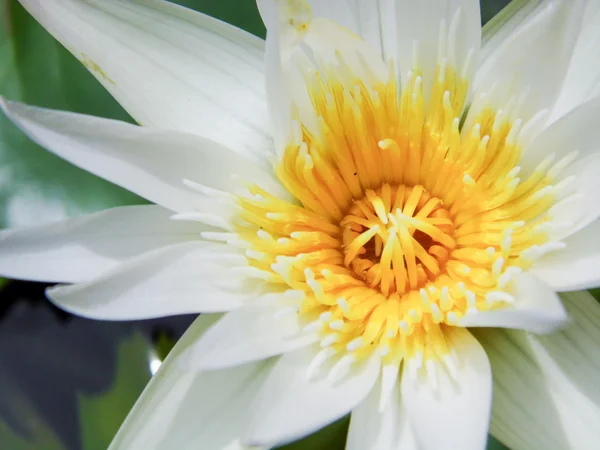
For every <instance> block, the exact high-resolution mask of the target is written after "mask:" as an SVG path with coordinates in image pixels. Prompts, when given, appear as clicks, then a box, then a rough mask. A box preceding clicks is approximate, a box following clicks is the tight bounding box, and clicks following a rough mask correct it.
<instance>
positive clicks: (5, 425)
mask: <svg viewBox="0 0 600 450" xmlns="http://www.w3.org/2000/svg"><path fill="white" fill-rule="evenodd" d="M0 383H2V387H3V390H2V392H3V396H2V405H0V406H2V408H1V409H8V410H10V414H6V415H5V414H3V415H2V417H8V416H12V418H13V422H14V423H13V424H12V426H11V424H10V423H9V422H6V421H4V420H2V419H0V448H3V449H10V450H65V446H64V444H63V443H62V442H61V441H60V439H58V437H57V436H56V434H55V433H54V432H53V431H52V428H51V427H50V426H49V425H48V423H47V422H46V421H45V420H44V417H43V414H42V413H41V412H40V411H38V410H37V409H36V407H35V406H34V403H33V402H32V401H31V398H30V393H29V392H26V391H24V390H23V389H22V388H21V386H19V384H17V383H15V382H14V379H13V377H11V376H10V374H6V373H5V372H3V371H2V370H0Z"/></svg>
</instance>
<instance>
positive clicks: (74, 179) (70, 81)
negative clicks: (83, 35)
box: [0, 0, 141, 226]
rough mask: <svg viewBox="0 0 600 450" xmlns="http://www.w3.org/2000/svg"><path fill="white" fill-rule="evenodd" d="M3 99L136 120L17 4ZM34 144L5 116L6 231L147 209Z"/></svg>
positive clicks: (2, 0)
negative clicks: (112, 210)
mask: <svg viewBox="0 0 600 450" xmlns="http://www.w3.org/2000/svg"><path fill="white" fill-rule="evenodd" d="M0 5H1V6H0V64H1V65H0V95H2V96H4V97H6V98H8V99H10V100H18V101H23V102H26V103H30V104H33V105H38V106H44V107H49V108H56V109H63V110H70V111H75V112H81V113H87V114H94V115H99V116H103V117H110V118H115V119H122V120H129V121H130V120H131V119H130V118H129V116H128V115H127V114H126V113H125V111H124V110H123V109H122V108H121V107H120V106H119V105H118V103H117V102H116V101H115V100H113V99H112V97H111V96H110V95H109V94H108V93H107V92H106V91H105V90H104V88H102V86H101V85H100V84H99V83H98V82H97V81H96V80H95V79H94V78H93V77H92V75H90V74H89V73H88V72H87V70H86V69H85V68H84V67H83V66H82V65H81V64H79V62H78V61H76V60H75V58H73V57H72V56H71V55H70V54H69V53H68V52H67V51H66V50H65V49H64V48H63V47H62V46H61V45H60V44H59V43H58V42H57V41H55V40H54V39H53V38H52V37H51V36H50V35H49V34H48V33H47V32H46V31H45V30H44V29H43V28H42V27H41V26H40V25H39V24H38V23H37V22H35V21H34V20H33V19H32V18H31V16H29V14H27V12H26V11H25V10H24V9H23V7H22V6H21V5H20V4H19V3H18V2H17V0H0ZM140 202H141V199H140V198H139V197H137V196H135V195H133V194H131V193H129V192H127V191H125V190H124V189H121V188H119V187H117V186H114V185H111V184H110V183H108V182H106V181H103V180H101V179H100V178H97V177H96V176H94V175H91V174H88V173H87V172H84V171H83V170H80V169H78V168H76V167H74V166H72V165H71V164H69V163H67V162H65V161H63V160H61V159H60V158H58V157H56V156H54V155H52V154H50V153H49V152H46V151H45V150H43V149H42V148H40V147H39V146H38V145H36V144H34V143H33V142H31V141H30V140H29V139H28V138H27V137H26V136H25V135H24V134H23V133H21V132H20V131H19V130H18V129H17V128H16V127H14V126H13V125H12V124H11V123H10V122H9V121H8V119H6V117H5V116H4V115H2V114H0V205H1V207H0V226H16V225H26V224H35V223H40V222H47V221H50V220H55V219H59V218H62V217H65V216H70V215H77V214H82V213H87V212H91V211H96V210H100V209H104V208H107V207H111V206H116V205H122V204H131V203H140Z"/></svg>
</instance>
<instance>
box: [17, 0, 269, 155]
mask: <svg viewBox="0 0 600 450" xmlns="http://www.w3.org/2000/svg"><path fill="white" fill-rule="evenodd" d="M21 3H22V4H23V6H25V8H26V9H27V10H28V11H29V12H30V13H31V15H33V17H35V19H36V20H37V21H39V22H40V23H41V24H42V25H43V26H44V28H46V29H47V30H48V31H49V32H50V33H51V34H52V35H53V36H54V37H55V38H57V39H58V40H59V41H60V42H61V43H62V44H63V45H64V46H65V47H66V48H67V49H68V50H69V51H70V52H71V53H73V55H75V57H76V58H77V59H79V60H80V61H81V62H82V63H83V64H84V65H85V66H86V67H87V68H88V69H89V70H90V72H91V73H92V74H93V75H94V76H95V77H96V78H97V79H98V80H99V81H100V82H101V83H102V84H103V85H104V87H105V88H106V89H107V90H108V91H109V92H110V93H111V94H112V95H113V96H114V97H115V98H116V99H117V100H118V101H119V103H121V105H122V106H123V107H124V108H125V109H126V110H127V111H128V112H129V113H130V114H131V115H132V116H133V118H134V119H136V121H137V122H138V123H140V124H142V125H145V126H151V127H155V128H162V129H169V130H177V131H185V132H190V133H198V134H200V135H202V136H206V137H208V138H210V139H212V140H214V141H216V142H219V143H220V144H223V145H225V146H228V147H230V148H234V149H236V150H239V151H242V152H244V151H245V152H248V151H250V152H254V153H259V154H264V153H265V152H266V151H269V148H270V145H271V144H270V142H269V136H268V124H267V114H266V109H265V106H266V105H265V101H264V98H265V94H264V90H265V86H264V77H263V48H264V43H263V42H262V40H261V39H259V38H257V37H254V36H252V35H250V34H249V33H246V32H245V31H242V30H239V29H237V28H235V27H233V26H231V25H228V24H226V23H224V22H220V21H218V20H216V19H213V18H211V17H208V16H205V15H203V14H200V13H197V12H194V11H192V10H189V9H186V8H183V7H181V6H177V5H174V4H172V3H169V2H162V1H155V0H137V1H128V2H124V1H120V0H86V1H81V0H21Z"/></svg>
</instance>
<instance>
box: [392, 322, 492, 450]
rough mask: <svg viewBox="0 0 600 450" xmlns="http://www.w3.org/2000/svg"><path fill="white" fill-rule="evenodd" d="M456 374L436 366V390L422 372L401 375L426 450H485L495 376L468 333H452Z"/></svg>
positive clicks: (413, 421) (415, 427)
mask: <svg viewBox="0 0 600 450" xmlns="http://www.w3.org/2000/svg"><path fill="white" fill-rule="evenodd" d="M449 337H450V342H449V344H450V345H451V348H453V349H454V350H455V351H456V354H457V359H458V373H457V375H456V378H455V379H453V378H452V377H451V376H450V374H449V373H448V372H447V370H446V369H445V368H444V367H441V366H438V370H437V386H434V385H433V384H432V382H431V381H432V380H431V379H430V378H428V377H427V376H426V375H425V373H423V371H420V372H419V373H418V374H417V375H412V374H410V371H409V372H407V371H406V370H405V371H404V373H403V374H402V398H403V399H404V400H403V401H404V403H405V405H406V409H407V410H408V417H409V420H410V424H411V426H412V429H413V431H414V433H415V435H416V437H417V440H418V441H419V443H420V444H421V446H420V448H422V449H423V450H445V449H448V450H455V449H461V450H481V449H483V448H485V444H486V441H487V434H488V421H489V417H490V407H491V402H492V373H491V369H490V363H489V361H488V358H487V356H486V354H485V351H484V350H483V348H482V347H481V345H480V344H479V342H477V340H476V339H475V338H474V337H473V336H472V335H471V333H469V332H468V331H467V330H465V329H461V328H454V329H452V330H451V334H449Z"/></svg>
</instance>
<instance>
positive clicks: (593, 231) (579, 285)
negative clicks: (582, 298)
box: [531, 220, 600, 291]
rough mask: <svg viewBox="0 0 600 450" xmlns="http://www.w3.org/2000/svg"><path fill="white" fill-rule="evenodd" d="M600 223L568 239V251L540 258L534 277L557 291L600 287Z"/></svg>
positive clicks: (566, 242) (532, 271) (562, 250)
mask: <svg viewBox="0 0 600 450" xmlns="http://www.w3.org/2000/svg"><path fill="white" fill-rule="evenodd" d="M599 236H600V221H598V220H596V221H594V222H592V223H591V224H589V225H588V226H586V227H585V228H584V229H583V230H580V231H578V232H577V233H575V234H573V235H571V236H569V237H568V238H566V239H564V241H563V242H564V243H565V244H566V245H567V246H566V248H564V249H561V250H558V251H556V252H554V253H550V254H548V255H545V256H544V257H542V258H540V259H539V260H538V261H537V262H536V264H535V266H534V267H533V268H532V269H531V273H532V274H533V275H535V276H536V277H538V278H540V279H541V280H544V282H546V283H547V284H548V285H549V286H551V287H552V288H553V289H555V290H557V291H575V290H578V289H589V288H592V287H596V286H600V239H598V237H599Z"/></svg>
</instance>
